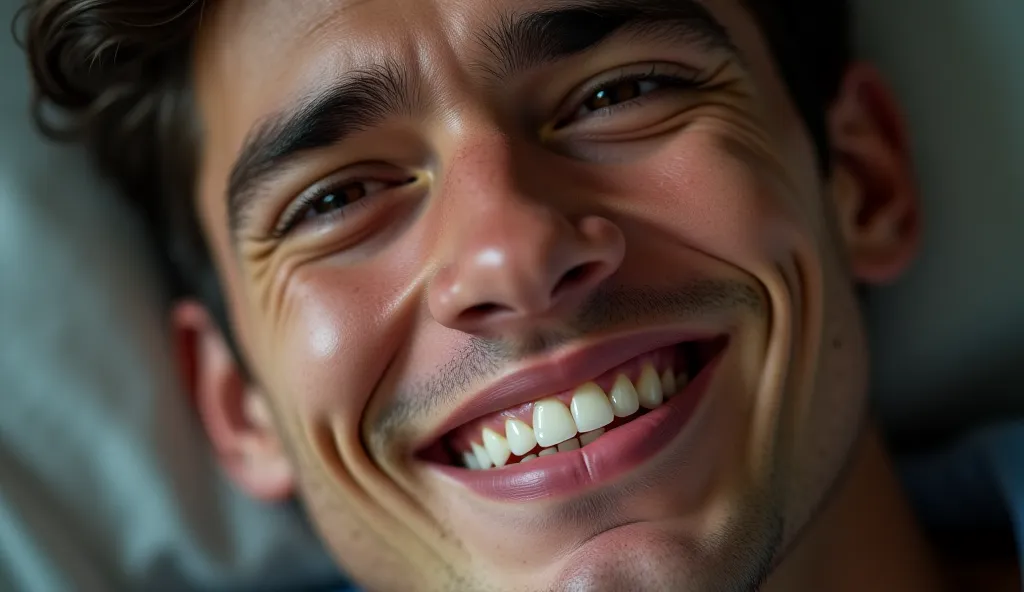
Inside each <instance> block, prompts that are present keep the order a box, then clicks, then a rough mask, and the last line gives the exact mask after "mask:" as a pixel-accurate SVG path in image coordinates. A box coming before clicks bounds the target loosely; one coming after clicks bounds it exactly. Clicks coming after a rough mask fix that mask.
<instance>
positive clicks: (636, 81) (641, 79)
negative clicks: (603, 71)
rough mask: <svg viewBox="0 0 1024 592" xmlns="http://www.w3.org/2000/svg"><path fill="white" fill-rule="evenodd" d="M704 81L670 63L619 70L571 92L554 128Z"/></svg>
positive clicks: (630, 105)
mask: <svg viewBox="0 0 1024 592" xmlns="http://www.w3.org/2000/svg"><path fill="white" fill-rule="evenodd" d="M705 84H706V81H705V80H701V79H700V78H699V73H698V72H696V71H694V70H690V69H686V68H681V67H677V66H674V65H670V64H661V63H659V64H653V65H651V66H647V67H646V69H644V70H635V69H634V70H633V71H629V69H626V70H623V71H620V72H619V74H618V75H617V76H615V77H614V78H611V79H610V80H609V79H607V78H606V79H605V80H603V81H601V82H599V83H597V84H594V85H591V86H589V87H584V88H583V89H581V90H580V91H577V92H576V93H574V97H573V98H572V100H571V101H570V102H569V103H568V104H567V105H566V108H564V109H563V110H561V112H562V116H561V117H560V118H559V119H558V120H557V123H556V124H555V126H554V129H556V130H557V129H560V128H563V127H567V126H569V125H572V124H573V123H576V122H577V121H580V120H584V119H590V118H594V117H606V116H610V115H612V114H613V113H616V112H617V111H619V110H621V109H629V108H632V107H639V106H640V105H642V104H645V103H646V102H647V101H649V100H650V101H654V100H656V99H657V98H658V97H663V96H668V95H669V94H670V93H672V92H685V91H690V90H693V89H698V88H701V87H703V86H704V85H705Z"/></svg>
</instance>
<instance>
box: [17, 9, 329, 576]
mask: <svg viewBox="0 0 1024 592" xmlns="http://www.w3.org/2000/svg"><path fill="white" fill-rule="evenodd" d="M18 4H19V2H18V1H17V0H0V31H3V33H0V80H2V83H0V397H2V398H0V401H2V402H0V405H2V407H0V590H19V591H21V590H25V591H36V590H40V591H51V590H53V591H56V590H86V591H88V590H101V591H107V590H126V589H136V590H143V589H144V590H186V589H197V588H198V589H210V588H216V589H238V590H260V589H273V588H275V587H277V589H281V588H284V589H288V590H293V589H296V588H297V587H299V586H300V585H309V584H323V583H325V582H326V581H329V580H330V579H332V578H335V577H336V571H335V568H334V567H333V566H332V564H331V562H330V561H329V560H328V558H327V557H326V555H325V554H324V552H323V551H322V549H321V547H320V545H319V544H318V542H317V541H316V539H315V537H314V536H313V534H312V533H311V532H310V531H309V529H308V528H307V526H306V525H305V523H304V521H303V520H302V519H301V518H300V516H299V515H298V514H297V512H296V511H295V510H294V509H290V508H286V507H283V506H278V507H269V506H264V505H260V504H257V503H255V502H252V501H249V500H248V499H247V498H246V497H244V496H243V495H241V494H240V493H239V492H237V491H235V490H234V489H232V487H231V486H230V485H228V484H227V482H226V481H225V479H224V478H223V477H222V476H221V474H220V473H219V472H218V471H217V469H216V468H215V466H214V463H213V461H212V459H211V457H210V455H209V453H208V450H207V448H206V444H205V438H204V435H203V434H202V431H201V429H200V428H199V426H198V425H197V422H196V420H195V418H194V416H193V414H192V413H191V412H190V410H189V409H188V408H187V403H186V400H185V398H184V397H183V395H182V393H181V392H180V390H179V384H178V382H177V380H176V376H175V370H174V368H173V366H172V360H171V352H170V351H169V338H168V335H167V333H166V331H165V321H164V317H163V309H162V304H163V302H162V298H161V294H160V293H159V289H158V283H157V281H156V275H155V271H154V270H155V268H154V265H155V263H154V261H153V259H152V257H151V256H150V253H149V251H147V250H146V248H145V247H144V246H143V241H142V236H141V234H140V228H139V224H138V223H137V221H136V219H135V218H133V217H132V215H131V214H130V213H129V212H128V211H127V208H126V207H125V206H124V205H123V204H122V203H121V202H120V201H119V200H118V199H117V198H116V196H114V195H113V193H112V191H110V189H109V188H108V187H107V186H105V185H103V184H102V183H100V182H98V181H97V180H96V177H95V175H94V174H93V172H92V171H91V170H90V169H89V167H88V164H87V163H86V161H85V158H84V155H83V154H82V153H80V152H79V151H78V150H76V149H73V148H69V147H64V146H60V147H58V146H52V145H47V144H44V143H43V142H42V141H41V140H40V139H39V138H38V137H37V136H36V134H35V131H34V130H33V129H32V127H31V125H30V123H29V121H28V118H27V117H26V116H27V113H28V104H27V93H28V91H27V88H28V87H27V84H28V75H27V72H26V70H25V65H24V55H23V54H22V53H21V52H20V51H19V50H18V49H17V48H16V47H15V45H14V43H13V42H12V40H11V39H10V36H9V35H8V34H6V31H8V30H9V28H8V24H9V23H10V22H11V19H12V17H13V14H14V9H15V7H16V5H18Z"/></svg>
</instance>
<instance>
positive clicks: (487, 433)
mask: <svg viewBox="0 0 1024 592" xmlns="http://www.w3.org/2000/svg"><path fill="white" fill-rule="evenodd" d="M484 448H485V449H487V455H488V456H490V457H491V461H492V462H493V463H494V466H496V467H503V466H505V463H506V462H508V457H509V456H511V455H512V451H511V450H509V447H508V440H506V439H505V438H502V437H501V436H499V435H498V434H497V432H495V431H494V430H492V429H491V428H486V429H484Z"/></svg>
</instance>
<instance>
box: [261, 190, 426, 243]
mask: <svg viewBox="0 0 1024 592" xmlns="http://www.w3.org/2000/svg"><path fill="white" fill-rule="evenodd" d="M415 180H416V178H415V177H410V178H405V179H402V180H398V181H396V180H381V179H367V178H358V177H356V178H351V177H350V178H348V179H345V180H342V181H338V182H336V183H330V184H326V185H322V186H321V187H318V188H317V189H316V190H314V191H312V192H309V193H307V194H306V195H303V196H300V197H299V198H298V199H297V200H296V201H295V202H294V203H293V204H292V206H291V207H289V208H288V210H286V211H285V213H284V214H283V215H282V216H281V221H280V222H279V223H278V225H277V226H276V227H275V228H274V232H273V238H275V239H280V238H282V237H284V236H285V235H287V234H288V233H290V232H291V231H293V230H294V229H295V228H296V227H297V226H298V225H299V224H301V223H302V222H303V220H304V218H305V216H306V215H307V214H308V213H309V211H310V209H311V208H312V207H313V206H314V205H316V203H317V202H318V201H320V200H322V199H324V198H325V197H327V196H328V195H331V194H332V193H337V192H338V191H339V190H341V189H343V188H346V187H349V186H352V185H370V184H380V185H383V186H384V187H382V188H380V189H379V190H377V191H367V192H366V195H364V196H363V197H361V198H359V199H357V200H355V201H353V202H350V203H348V204H343V205H341V206H339V207H338V208H337V209H335V210H332V211H330V212H327V213H323V214H319V215H317V216H315V217H314V219H313V220H312V222H313V223H316V224H322V223H329V222H332V221H334V220H335V219H341V218H344V217H345V216H349V215H351V214H352V210H353V209H354V208H357V207H367V206H369V205H370V204H371V202H373V201H374V200H375V199H376V197H377V196H378V195H379V194H380V193H381V192H384V191H387V190H388V189H391V188H393V187H398V186H400V185H406V184H408V183H412V182H413V181H415Z"/></svg>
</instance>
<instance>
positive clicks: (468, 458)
mask: <svg viewBox="0 0 1024 592" xmlns="http://www.w3.org/2000/svg"><path fill="white" fill-rule="evenodd" d="M462 462H463V464H465V465H466V468H467V469H472V470H474V471H476V470H479V469H480V463H479V462H477V460H476V455H475V454H473V453H472V452H463V453H462Z"/></svg>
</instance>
